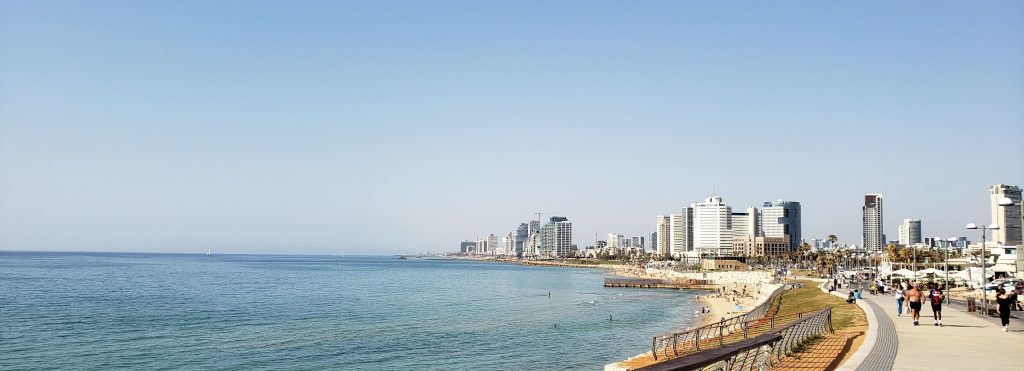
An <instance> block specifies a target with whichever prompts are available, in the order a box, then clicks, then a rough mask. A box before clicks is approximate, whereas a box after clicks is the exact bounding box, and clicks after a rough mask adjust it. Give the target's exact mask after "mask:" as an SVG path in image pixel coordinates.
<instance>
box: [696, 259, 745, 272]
mask: <svg viewBox="0 0 1024 371" xmlns="http://www.w3.org/2000/svg"><path fill="white" fill-rule="evenodd" d="M700 265H701V268H702V269H705V270H720V271H746V270H750V266H749V265H747V264H746V262H745V259H743V258H742V257H731V256H723V257H712V258H707V259H703V260H701V262H700Z"/></svg>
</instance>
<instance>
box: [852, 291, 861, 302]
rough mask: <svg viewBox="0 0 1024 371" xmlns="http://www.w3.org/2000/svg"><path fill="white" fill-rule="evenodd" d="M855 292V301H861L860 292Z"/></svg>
mask: <svg viewBox="0 0 1024 371" xmlns="http://www.w3.org/2000/svg"><path fill="white" fill-rule="evenodd" d="M853 292H854V294H853V297H854V298H855V299H857V300H861V299H860V290H854V291H853Z"/></svg>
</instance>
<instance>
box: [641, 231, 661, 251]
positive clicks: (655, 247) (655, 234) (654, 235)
mask: <svg viewBox="0 0 1024 371" xmlns="http://www.w3.org/2000/svg"><path fill="white" fill-rule="evenodd" d="M648 241H651V244H650V245H648V246H644V247H645V248H647V249H648V250H654V251H658V232H651V237H650V239H649V240H648Z"/></svg>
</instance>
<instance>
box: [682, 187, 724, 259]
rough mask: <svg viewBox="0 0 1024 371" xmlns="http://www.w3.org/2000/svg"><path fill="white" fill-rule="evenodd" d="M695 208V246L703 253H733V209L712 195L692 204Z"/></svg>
mask: <svg viewBox="0 0 1024 371" xmlns="http://www.w3.org/2000/svg"><path fill="white" fill-rule="evenodd" d="M690 207H691V208H692V209H693V246H694V248H695V249H696V250H697V251H698V252H699V253H700V254H701V255H730V254H732V237H733V230H732V229H731V228H729V227H730V218H731V216H732V209H731V208H730V207H729V206H727V205H726V204H725V203H724V202H722V198H721V197H718V196H717V195H712V196H711V197H708V198H707V199H705V200H704V202H699V203H695V204H692V205H690Z"/></svg>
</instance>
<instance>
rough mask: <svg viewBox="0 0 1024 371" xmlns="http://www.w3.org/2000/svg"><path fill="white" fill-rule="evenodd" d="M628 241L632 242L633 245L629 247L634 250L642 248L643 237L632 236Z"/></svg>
mask: <svg viewBox="0 0 1024 371" xmlns="http://www.w3.org/2000/svg"><path fill="white" fill-rule="evenodd" d="M630 239H631V240H633V244H632V245H631V247H633V248H635V249H643V248H644V236H633V237H631V238H630Z"/></svg>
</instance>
